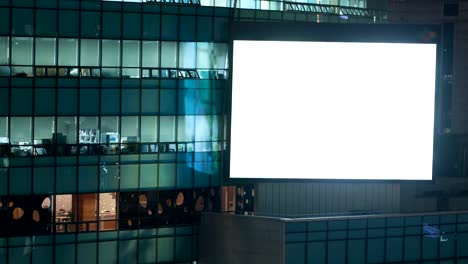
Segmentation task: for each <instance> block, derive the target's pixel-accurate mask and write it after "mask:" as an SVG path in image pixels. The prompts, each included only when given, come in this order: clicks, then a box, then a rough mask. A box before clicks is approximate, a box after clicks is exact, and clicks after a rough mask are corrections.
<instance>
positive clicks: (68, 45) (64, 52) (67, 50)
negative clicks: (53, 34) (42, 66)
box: [58, 39, 78, 66]
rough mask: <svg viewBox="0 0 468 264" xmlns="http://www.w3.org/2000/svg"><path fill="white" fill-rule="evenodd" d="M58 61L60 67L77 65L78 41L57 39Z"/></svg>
mask: <svg viewBox="0 0 468 264" xmlns="http://www.w3.org/2000/svg"><path fill="white" fill-rule="evenodd" d="M58 53H59V60H58V64H59V65H60V66H77V65H78V40H77V39H59V52H58Z"/></svg>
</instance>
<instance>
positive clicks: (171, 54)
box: [161, 41, 177, 68]
mask: <svg viewBox="0 0 468 264" xmlns="http://www.w3.org/2000/svg"><path fill="white" fill-rule="evenodd" d="M161 67H167V68H176V67H177V42H168V41H161Z"/></svg>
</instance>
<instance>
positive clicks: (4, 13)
mask: <svg viewBox="0 0 468 264" xmlns="http://www.w3.org/2000/svg"><path fill="white" fill-rule="evenodd" d="M0 25H3V26H2V27H0V34H2V35H9V34H10V8H0Z"/></svg>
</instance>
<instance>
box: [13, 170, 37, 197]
mask: <svg viewBox="0 0 468 264" xmlns="http://www.w3.org/2000/svg"><path fill="white" fill-rule="evenodd" d="M31 176H32V171H31V169H30V168H10V188H9V190H10V194H12V195H26V194H31V191H32V190H31V187H32V186H31V184H32V177H31Z"/></svg>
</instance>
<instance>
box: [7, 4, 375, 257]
mask: <svg viewBox="0 0 468 264" xmlns="http://www.w3.org/2000/svg"><path fill="white" fill-rule="evenodd" d="M123 2H125V3H123ZM129 2H133V3H129ZM142 2H143V3H142ZM163 2H164V3H161V1H159V2H157V1H69V0H60V1H57V0H48V1H44V0H27V1H25V0H6V1H0V25H1V26H0V263H65V262H67V263H117V262H120V263H134V262H135V260H136V262H138V263H168V262H169V263H172V262H177V263H192V261H196V260H197V259H198V256H197V254H198V253H197V252H198V245H197V243H198V226H197V224H198V222H199V216H200V213H201V212H203V211H218V210H220V207H221V202H220V199H221V198H220V188H219V187H220V181H221V176H220V156H221V152H222V151H223V150H224V149H225V145H226V138H225V129H226V125H225V121H226V120H225V116H224V98H225V92H226V86H227V85H226V82H227V79H228V76H229V69H228V56H227V54H228V39H229V36H228V30H227V23H228V22H229V21H230V19H232V15H233V12H232V9H229V8H222V7H226V6H230V5H231V2H230V1H218V0H216V1H204V0H202V1H198V2H197V1H195V0H190V1H183V2H177V4H175V3H176V2H174V1H172V2H171V3H169V2H167V1H163ZM264 2H265V3H264ZM351 2H352V3H351ZM278 3H281V2H278ZM278 3H274V2H269V1H245V0H240V1H238V2H237V4H236V6H238V7H240V8H242V9H252V8H253V9H258V10H240V12H238V13H236V14H234V15H235V17H236V18H238V19H270V20H297V21H310V22H327V21H328V22H340V21H341V20H340V18H339V15H338V14H337V13H336V10H338V9H336V10H334V11H333V10H329V11H330V12H328V11H327V10H325V9H324V10H319V11H315V12H310V13H307V12H280V11H268V10H275V9H276V10H283V9H282V7H281V8H276V7H275V6H277V5H278ZM305 4H310V5H311V6H317V5H316V4H322V5H344V6H351V7H356V8H361V9H359V10H365V9H362V7H365V6H366V3H365V1H362V0H361V1H341V2H338V1H327V2H325V1H322V2H321V3H319V1H317V2H315V1H312V2H310V3H309V2H307V3H305ZM212 6H217V8H211V7H212ZM260 9H268V10H260ZM356 10H357V9H356ZM331 11H333V12H331ZM374 20H375V19H374V17H373V16H372V15H370V14H369V13H367V14H364V13H362V14H361V13H360V14H358V13H356V14H355V15H352V16H350V18H349V19H348V20H346V21H345V22H365V23H368V22H372V21H374Z"/></svg>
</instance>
